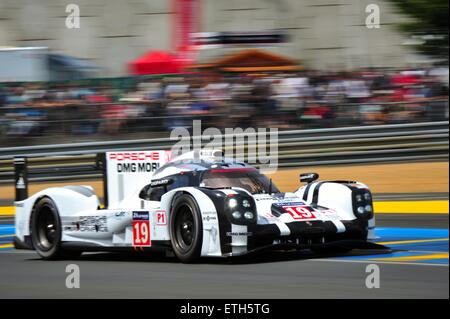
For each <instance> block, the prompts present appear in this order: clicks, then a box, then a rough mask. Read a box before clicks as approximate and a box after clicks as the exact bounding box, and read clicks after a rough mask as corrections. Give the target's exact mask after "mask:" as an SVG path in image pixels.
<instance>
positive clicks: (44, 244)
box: [37, 206, 56, 250]
mask: <svg viewBox="0 0 450 319" xmlns="http://www.w3.org/2000/svg"><path fill="white" fill-rule="evenodd" d="M55 242H56V218H55V214H54V213H53V210H52V208H51V207H49V206H44V207H42V208H41V210H40V211H39V214H38V217H37V244H38V246H39V249H41V250H50V249H51V248H52V247H53V246H54V245H55Z"/></svg>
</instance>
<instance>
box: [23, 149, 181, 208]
mask: <svg viewBox="0 0 450 319" xmlns="http://www.w3.org/2000/svg"><path fill="white" fill-rule="evenodd" d="M171 158H172V153H171V151H121V152H105V153H98V154H96V156H95V162H93V163H91V164H85V165H78V166H77V165H75V166H74V165H73V164H72V165H68V164H67V163H64V161H62V163H61V164H59V165H52V166H51V167H42V165H40V166H35V167H30V165H29V163H28V159H27V158H26V157H16V158H14V185H15V201H22V200H24V199H26V198H28V190H29V181H31V182H33V181H50V180H53V181H54V180H55V176H56V177H57V179H58V180H74V179H77V177H78V176H83V179H85V178H86V176H88V178H89V176H92V179H96V178H97V177H98V175H99V174H100V175H101V178H102V184H103V196H104V198H103V201H104V206H105V208H108V207H114V206H116V205H117V204H118V203H120V201H122V200H123V199H124V198H126V197H127V196H128V195H130V194H132V193H134V192H136V191H137V190H138V189H140V188H142V187H143V186H145V185H146V184H148V183H150V180H151V177H152V175H153V174H154V172H155V171H156V170H157V169H159V168H160V167H161V166H163V165H164V164H166V163H167V162H169V161H170V160H171ZM65 177H67V178H65ZM52 178H53V179H52ZM80 178H81V177H80Z"/></svg>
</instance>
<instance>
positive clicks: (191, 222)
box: [169, 194, 203, 263]
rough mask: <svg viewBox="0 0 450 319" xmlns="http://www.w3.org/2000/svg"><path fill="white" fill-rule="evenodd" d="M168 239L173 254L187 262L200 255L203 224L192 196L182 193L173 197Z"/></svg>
mask: <svg viewBox="0 0 450 319" xmlns="http://www.w3.org/2000/svg"><path fill="white" fill-rule="evenodd" d="M169 224H170V240H171V242H172V249H173V252H174V253H175V255H176V256H177V257H178V259H180V260H181V261H182V262H185V263H189V262H193V261H195V260H197V259H198V258H199V257H200V253H201V249H202V241H203V226H202V219H201V214H200V209H199V208H198V205H197V203H196V202H195V200H194V198H193V197H192V196H190V195H188V194H184V195H181V196H179V197H178V198H176V199H175V201H174V203H173V206H172V213H171V214H170V221H169Z"/></svg>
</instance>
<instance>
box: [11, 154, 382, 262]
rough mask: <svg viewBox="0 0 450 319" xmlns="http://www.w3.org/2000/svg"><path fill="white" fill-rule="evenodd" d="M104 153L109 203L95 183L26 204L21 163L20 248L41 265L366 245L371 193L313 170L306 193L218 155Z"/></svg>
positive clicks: (304, 178) (43, 194)
mask: <svg viewBox="0 0 450 319" xmlns="http://www.w3.org/2000/svg"><path fill="white" fill-rule="evenodd" d="M100 155H102V158H103V161H104V164H103V182H104V205H101V203H100V200H99V198H98V197H97V196H96V195H95V193H94V191H93V188H92V187H90V186H65V187H53V188H48V189H45V190H42V191H40V192H38V193H36V194H34V195H32V196H30V197H28V198H24V197H25V196H23V195H22V196H21V195H20V194H21V192H20V190H21V188H22V189H23V188H25V187H26V185H24V184H26V183H27V182H26V164H24V163H25V162H20V159H18V161H16V163H15V165H16V166H17V167H16V202H15V206H16V219H15V226H16V237H15V246H16V248H26V249H34V250H36V251H37V253H38V254H39V255H40V256H41V257H42V258H44V259H56V258H73V257H77V256H78V255H80V254H81V253H82V252H85V251H117V250H138V251H152V250H156V249H165V250H167V251H173V253H174V254H175V255H176V257H178V259H180V260H181V261H182V262H193V261H195V260H196V259H198V258H199V257H227V256H239V255H245V254H248V253H251V252H257V251H261V250H265V249H286V250H290V249H311V250H313V251H333V252H337V251H339V252H340V251H347V250H351V249H353V248H361V247H365V246H370V242H369V239H371V237H372V236H373V230H374V227H375V220H374V213H373V208H372V207H373V206H372V195H371V192H370V190H369V189H368V187H367V186H366V185H364V184H362V183H358V182H353V181H317V179H318V175H317V174H315V173H308V174H301V175H300V181H301V182H304V183H306V184H305V185H304V186H301V187H300V188H298V189H297V190H295V191H294V192H291V193H282V192H280V191H279V190H278V188H277V187H276V186H275V185H274V183H272V181H271V179H268V178H267V177H266V176H265V175H263V174H261V173H260V172H259V171H258V170H257V169H256V168H254V167H252V166H250V165H248V164H246V163H242V162H238V161H235V160H232V159H229V158H225V157H224V156H223V153H222V152H221V151H217V150H200V151H193V152H189V153H185V154H182V155H180V156H178V157H176V158H174V159H170V157H171V156H170V155H171V153H170V152H169V151H136V152H131V151H126V152H107V153H102V154H100ZM22 160H23V159H22ZM17 194H19V195H17ZM21 197H22V198H21Z"/></svg>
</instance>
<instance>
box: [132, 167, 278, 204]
mask: <svg viewBox="0 0 450 319" xmlns="http://www.w3.org/2000/svg"><path fill="white" fill-rule="evenodd" d="M188 186H192V187H205V188H210V189H224V188H232V187H238V188H242V189H245V190H247V191H248V192H250V193H251V194H269V193H279V192H280V191H279V190H278V188H277V187H276V186H275V185H274V184H273V183H272V181H271V180H270V179H269V178H267V177H266V176H265V175H263V174H261V173H260V172H259V171H258V170H257V169H256V168H252V167H240V168H223V167H221V168H210V169H205V170H202V171H189V172H180V173H179V174H174V175H171V176H167V177H164V178H163V179H159V180H158V179H157V180H152V183H151V184H148V185H147V186H145V187H144V188H143V189H142V191H141V193H140V194H139V197H141V198H142V199H146V200H156V201H159V200H160V199H161V196H162V195H163V194H165V193H167V192H168V191H170V190H172V189H175V188H180V187H188Z"/></svg>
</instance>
